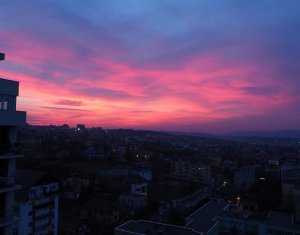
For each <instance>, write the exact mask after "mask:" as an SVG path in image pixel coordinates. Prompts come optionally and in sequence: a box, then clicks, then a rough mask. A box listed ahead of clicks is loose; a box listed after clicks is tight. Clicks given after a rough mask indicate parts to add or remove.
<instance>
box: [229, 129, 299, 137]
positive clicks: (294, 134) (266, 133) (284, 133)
mask: <svg viewBox="0 0 300 235" xmlns="http://www.w3.org/2000/svg"><path fill="white" fill-rule="evenodd" d="M224 135H225V136H240V137H249V136H256V137H279V138H300V130H279V131H237V132H230V133H226V134H224Z"/></svg>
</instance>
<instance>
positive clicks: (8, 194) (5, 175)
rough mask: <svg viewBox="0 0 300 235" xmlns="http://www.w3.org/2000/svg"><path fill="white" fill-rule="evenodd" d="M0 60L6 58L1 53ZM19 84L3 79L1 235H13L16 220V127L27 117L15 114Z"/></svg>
mask: <svg viewBox="0 0 300 235" xmlns="http://www.w3.org/2000/svg"><path fill="white" fill-rule="evenodd" d="M0 60H4V54H3V53H0ZM18 94H19V83H18V82H17V81H11V80H6V79H1V78H0V235H11V234H12V227H13V226H12V225H13V224H14V223H15V222H17V218H16V217H15V216H14V211H13V205H14V192H15V190H17V189H20V188H21V187H20V186H18V185H16V184H15V172H16V169H15V168H16V159H17V158H19V157H22V155H21V154H19V153H18V152H17V151H16V149H15V144H16V142H17V127H18V126H20V125H24V124H25V121H26V113H25V112H20V111H16V97H17V96H18Z"/></svg>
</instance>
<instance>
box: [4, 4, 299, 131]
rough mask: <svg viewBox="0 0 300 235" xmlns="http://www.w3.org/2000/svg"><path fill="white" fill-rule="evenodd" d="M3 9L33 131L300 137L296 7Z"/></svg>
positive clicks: (9, 69) (8, 67)
mask: <svg viewBox="0 0 300 235" xmlns="http://www.w3.org/2000/svg"><path fill="white" fill-rule="evenodd" d="M187 2H188V3H187ZM0 3H1V9H0V26H1V27H0V35H1V39H0V48H1V52H4V53H6V58H7V60H6V61H3V62H1V66H0V74H1V78H5V79H13V80H18V81H20V98H19V99H18V109H19V110H26V111H27V115H28V122H29V124H36V125H48V124H57V125H61V124H64V123H67V124H69V125H73V126H74V125H75V124H77V123H84V124H86V125H87V126H103V127H105V128H119V127H121V128H136V129H154V130H174V131H199V132H211V133H223V132H229V131H236V130H245V131H249V130H279V129H300V119H299V117H300V109H299V101H300V81H299V79H298V76H299V74H300V65H299V61H300V46H299V39H300V31H299V29H298V28H299V25H300V16H299V14H298V12H299V10H300V2H299V1H296V0H295V1H293V0H290V1H283V0H278V1H276V2H275V3H274V1H270V0H265V1H233V0H232V1H221V0H216V1H192V0H191V1H179V0H177V1H174V0H173V1H169V0H163V1H159V0H154V1H136V0H124V1H108V0H107V1H88V2H84V3H83V2H82V1H50V0H48V1H8V0H2V1H0Z"/></svg>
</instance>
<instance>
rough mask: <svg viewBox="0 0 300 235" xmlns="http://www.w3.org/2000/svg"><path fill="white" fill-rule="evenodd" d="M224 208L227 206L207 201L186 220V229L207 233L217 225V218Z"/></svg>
mask: <svg viewBox="0 0 300 235" xmlns="http://www.w3.org/2000/svg"><path fill="white" fill-rule="evenodd" d="M226 207H227V204H225V203H223V202H214V201H209V202H208V203H206V204H205V205H204V206H202V207H201V208H200V209H198V210H197V211H195V212H194V213H193V214H191V215H190V216H189V217H187V218H186V227H187V228H192V229H194V230H196V231H201V232H203V233H207V232H208V231H209V230H210V229H211V228H212V227H213V226H214V225H216V224H217V223H218V221H217V216H218V215H219V214H220V213H221V212H222V211H223V210H224V209H225V208H226ZM204 218H205V219H204Z"/></svg>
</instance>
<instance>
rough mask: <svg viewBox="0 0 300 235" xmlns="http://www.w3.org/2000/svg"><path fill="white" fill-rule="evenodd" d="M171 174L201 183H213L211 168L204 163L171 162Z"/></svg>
mask: <svg viewBox="0 0 300 235" xmlns="http://www.w3.org/2000/svg"><path fill="white" fill-rule="evenodd" d="M171 174H172V175H174V176H177V177H180V178H183V179H188V180H191V181H197V182H200V183H206V184H209V183H211V167H210V166H209V165H206V164H203V163H202V162H189V161H181V160H179V161H171Z"/></svg>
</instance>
